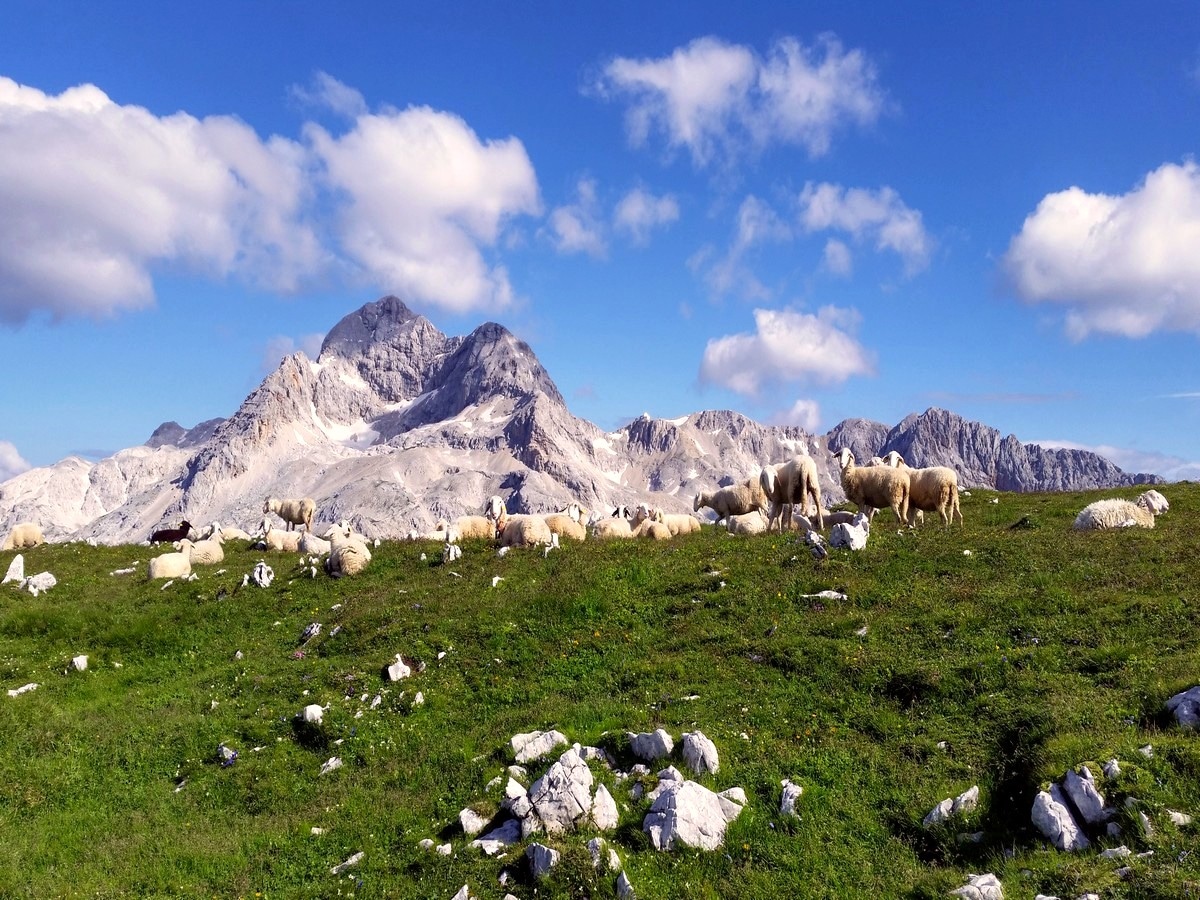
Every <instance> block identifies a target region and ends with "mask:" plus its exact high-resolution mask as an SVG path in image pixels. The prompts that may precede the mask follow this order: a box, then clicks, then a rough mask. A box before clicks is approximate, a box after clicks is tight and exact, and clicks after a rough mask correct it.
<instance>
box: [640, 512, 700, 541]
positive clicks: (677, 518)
mask: <svg viewBox="0 0 1200 900" xmlns="http://www.w3.org/2000/svg"><path fill="white" fill-rule="evenodd" d="M650 515H651V518H653V519H654V521H656V522H661V523H662V524H664V525H666V526H667V528H668V529H669V530H670V532H671V535H672V536H676V535H680V534H692V533H694V532H697V531H699V530H700V520H699V519H697V518H696V517H695V516H689V515H688V514H687V513H667V512H663V511H662V510H661V509H658V508H656V509H654V510H652V511H651V514H650Z"/></svg>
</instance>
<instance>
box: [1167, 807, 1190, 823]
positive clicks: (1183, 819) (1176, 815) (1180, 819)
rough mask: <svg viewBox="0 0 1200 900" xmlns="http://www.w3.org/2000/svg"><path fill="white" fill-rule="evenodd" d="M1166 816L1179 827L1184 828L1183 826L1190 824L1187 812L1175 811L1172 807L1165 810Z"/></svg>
mask: <svg viewBox="0 0 1200 900" xmlns="http://www.w3.org/2000/svg"><path fill="white" fill-rule="evenodd" d="M1167 817H1168V818H1169V819H1170V820H1171V822H1172V823H1174V824H1175V825H1177V826H1178V827H1180V828H1184V827H1186V826H1188V825H1191V824H1192V817H1191V816H1189V815H1188V814H1187V813H1181V812H1175V810H1173V809H1168V810H1167Z"/></svg>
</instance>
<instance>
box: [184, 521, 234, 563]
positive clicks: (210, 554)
mask: <svg viewBox="0 0 1200 900" xmlns="http://www.w3.org/2000/svg"><path fill="white" fill-rule="evenodd" d="M213 524H214V525H215V524H216V523H213ZM223 540H224V538H223V537H222V536H221V526H220V525H217V526H216V528H215V529H214V530H213V536H212V537H210V538H205V539H204V540H202V541H196V543H194V544H192V548H191V552H190V553H189V555H190V556H191V560H192V565H193V566H215V565H216V564H217V563H219V562H223V561H224V559H225V550H224V548H222V547H221V542H222V541H223ZM182 543H183V542H182V541H181V542H180V544H181V545H182Z"/></svg>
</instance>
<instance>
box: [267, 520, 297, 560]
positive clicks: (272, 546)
mask: <svg viewBox="0 0 1200 900" xmlns="http://www.w3.org/2000/svg"><path fill="white" fill-rule="evenodd" d="M262 524H263V527H262V540H261V541H259V544H260V545H261V549H263V550H275V551H277V552H281V553H299V552H300V536H301V532H299V531H280V530H279V529H278V528H275V527H274V526H273V525H272V524H271V522H270V520H269V519H263V523H262Z"/></svg>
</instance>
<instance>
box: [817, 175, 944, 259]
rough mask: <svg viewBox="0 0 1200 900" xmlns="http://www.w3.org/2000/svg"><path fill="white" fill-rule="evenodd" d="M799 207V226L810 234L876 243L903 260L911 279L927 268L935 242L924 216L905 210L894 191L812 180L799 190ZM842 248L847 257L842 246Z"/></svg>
mask: <svg viewBox="0 0 1200 900" xmlns="http://www.w3.org/2000/svg"><path fill="white" fill-rule="evenodd" d="M799 206H800V226H801V228H803V229H804V231H806V232H807V233H809V234H811V233H813V232H818V231H840V232H842V233H844V234H848V235H850V236H851V237H852V238H853V239H854V240H855V241H863V242H869V243H871V244H873V245H874V247H875V249H876V250H879V251H883V250H890V251H893V252H894V253H897V254H898V255H899V256H900V258H901V259H903V260H904V270H905V272H906V274H909V275H912V274H915V273H917V272H920V271H921V270H922V269H925V268H926V267H927V266H928V265H929V258H930V256H931V254H932V252H933V239H932V238H931V237H930V236H929V234H928V232H926V230H925V226H924V224H923V222H922V220H921V213H920V212H918V211H917V210H915V209H912V208H910V207H909V206H907V205H906V204H905V203H904V201H902V200H901V199H900V195H899V194H898V193H896V191H895V190H893V189H892V188H890V187H882V188H880V189H879V190H876V191H872V190H868V189H866V188H849V189H847V188H844V187H842V185H840V184H828V183H824V184H815V183H813V182H811V181H810V182H809V183H808V184H806V185H805V186H804V190H802V191H801V192H800V197H799ZM843 250H844V251H845V255H847V256H848V254H849V250H848V249H847V248H845V247H844V245H843ZM840 261H841V257H838V258H836V259H835V264H836V263H837V262H840ZM826 262H827V263H828V255H827V257H826ZM835 271H836V270H835Z"/></svg>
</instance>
